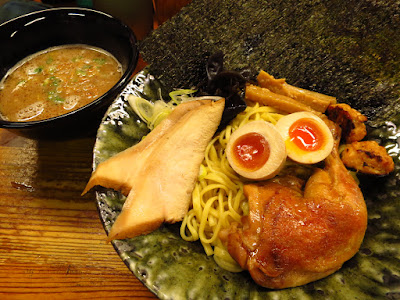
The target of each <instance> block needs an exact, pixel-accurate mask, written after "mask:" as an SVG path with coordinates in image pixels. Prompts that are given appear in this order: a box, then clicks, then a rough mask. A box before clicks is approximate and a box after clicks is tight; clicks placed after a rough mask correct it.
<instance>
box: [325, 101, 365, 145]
mask: <svg viewBox="0 0 400 300" xmlns="http://www.w3.org/2000/svg"><path fill="white" fill-rule="evenodd" d="M326 115H327V116H328V118H329V120H332V121H333V122H335V123H336V124H338V125H339V126H340V127H341V128H342V138H343V139H344V140H345V141H346V143H352V142H357V141H361V140H362V139H363V138H364V137H365V136H366V135H367V129H366V127H365V124H364V122H365V121H367V117H366V116H364V115H363V114H361V113H360V112H359V111H357V110H355V109H354V108H351V107H350V105H347V104H344V103H340V104H332V105H330V106H329V107H328V109H327V110H326Z"/></svg>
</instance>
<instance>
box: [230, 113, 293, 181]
mask: <svg viewBox="0 0 400 300" xmlns="http://www.w3.org/2000/svg"><path fill="white" fill-rule="evenodd" d="M226 155H227V158H228V162H229V164H230V165H231V167H232V168H233V170H235V171H236V173H238V174H239V175H241V176H243V177H245V178H248V179H252V180H265V179H269V178H272V177H274V176H275V175H276V174H278V173H279V171H280V170H281V169H282V167H283V166H284V164H285V161H286V149H285V143H284V141H283V139H282V137H281V135H280V133H279V132H278V131H277V130H276V129H275V127H274V126H273V125H272V124H271V123H268V122H266V121H262V120H260V121H252V122H249V123H247V124H245V125H243V126H242V127H240V128H238V129H237V130H235V131H234V132H233V133H232V135H231V137H230V138H229V141H228V144H227V146H226Z"/></svg>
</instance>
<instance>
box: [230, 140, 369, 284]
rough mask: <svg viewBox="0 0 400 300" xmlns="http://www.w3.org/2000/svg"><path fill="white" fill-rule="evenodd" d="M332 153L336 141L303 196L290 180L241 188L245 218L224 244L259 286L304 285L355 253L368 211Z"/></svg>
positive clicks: (299, 183)
mask: <svg viewBox="0 0 400 300" xmlns="http://www.w3.org/2000/svg"><path fill="white" fill-rule="evenodd" d="M337 147H338V139H336V145H335V147H334V150H333V151H332V153H331V154H330V155H329V156H328V157H327V158H326V160H325V168H324V169H316V170H315V172H314V174H313V175H312V176H311V177H310V178H309V179H308V181H307V182H306V185H305V187H304V190H302V189H301V187H302V184H303V182H302V181H301V180H300V179H298V178H295V177H293V176H286V177H281V178H277V179H274V180H270V181H266V182H263V183H257V184H248V185H245V187H244V193H245V196H246V197H247V199H248V201H249V208H250V213H249V215H248V216H245V217H243V219H242V225H240V224H238V223H234V225H232V226H231V227H230V229H229V232H228V233H227V234H225V239H224V243H225V244H226V246H227V249H228V251H229V253H230V254H231V256H232V257H233V258H234V259H235V260H236V261H237V262H238V263H239V264H240V266H241V267H242V268H243V269H247V270H248V271H249V272H250V274H251V276H252V277H253V279H254V280H255V282H257V283H258V284H259V285H262V286H264V287H267V288H273V289H281V288H287V287H294V286H299V285H303V284H306V283H309V282H311V281H315V280H318V279H320V278H323V277H326V276H328V275H330V274H332V273H333V272H335V271H336V270H338V269H339V268H340V267H341V266H342V264H343V263H344V262H345V261H347V260H348V259H350V258H351V257H352V256H353V255H354V254H356V253H357V251H358V249H359V247H360V245H361V243H362V241H363V238H364V234H365V230H366V226H367V209H366V205H365V202H364V198H363V195H362V193H361V191H360V189H359V187H358V185H357V184H356V182H355V181H354V179H353V178H352V177H351V176H350V175H349V173H348V171H347V170H346V168H345V167H344V165H343V163H342V161H341V160H340V157H339V154H338V150H337Z"/></svg>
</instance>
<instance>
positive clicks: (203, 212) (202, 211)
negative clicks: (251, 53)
mask: <svg viewBox="0 0 400 300" xmlns="http://www.w3.org/2000/svg"><path fill="white" fill-rule="evenodd" d="M282 116H283V115H282V114H279V113H278V112H277V111H276V110H275V109H273V108H271V107H268V106H260V105H259V104H258V103H255V104H254V103H250V105H248V107H247V108H246V110H245V111H244V112H242V113H240V114H239V115H237V117H236V118H235V119H234V120H232V121H231V123H230V124H229V125H228V126H227V127H226V128H225V129H224V130H223V131H221V132H220V133H219V134H218V135H216V136H215V137H214V139H213V140H212V141H211V142H210V143H209V144H208V146H207V149H206V153H205V158H204V161H203V163H202V165H201V167H200V174H199V178H198V181H197V183H196V186H195V188H194V190H193V194H192V202H193V203H192V208H191V209H190V210H189V212H188V213H187V215H186V216H185V218H184V220H183V222H182V225H181V229H180V234H181V236H182V238H183V239H184V240H186V241H196V240H198V239H200V241H201V243H202V245H203V247H204V250H205V252H206V254H207V255H213V256H214V259H215V261H216V262H217V264H218V265H219V266H220V267H222V268H224V269H226V270H228V271H231V272H240V271H242V269H241V268H240V266H239V265H238V264H237V263H236V262H235V260H234V259H233V258H232V257H231V256H230V255H229V253H228V251H227V250H226V248H225V247H224V245H222V242H221V240H220V239H219V237H218V235H219V233H220V231H221V229H223V228H228V227H229V226H230V224H231V223H232V222H240V219H241V217H242V216H244V215H246V214H248V205H247V201H246V199H245V197H244V195H243V183H244V181H243V178H241V177H239V175H237V174H236V173H235V172H234V171H233V169H232V168H231V166H230V165H229V163H228V160H227V158H226V154H225V147H226V145H227V143H228V140H229V137H230V135H231V134H232V132H233V131H235V130H236V129H238V128H239V127H241V126H242V125H244V124H246V123H248V122H249V121H256V120H265V121H267V122H270V123H272V124H276V122H277V121H278V120H279V119H280V118H281V117H282Z"/></svg>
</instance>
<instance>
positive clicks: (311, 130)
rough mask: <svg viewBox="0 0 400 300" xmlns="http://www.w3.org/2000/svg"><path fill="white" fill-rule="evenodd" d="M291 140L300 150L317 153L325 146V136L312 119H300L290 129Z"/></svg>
mask: <svg viewBox="0 0 400 300" xmlns="http://www.w3.org/2000/svg"><path fill="white" fill-rule="evenodd" d="M289 139H290V141H291V142H292V143H294V144H295V145H296V146H297V147H298V148H299V149H301V150H304V151H316V150H318V149H320V148H321V147H322V145H323V144H324V140H325V138H324V134H323V132H322V130H321V129H320V127H319V126H318V124H317V123H316V122H315V121H314V120H312V119H307V118H305V119H299V120H297V121H296V122H294V123H293V124H292V125H291V126H290V128H289Z"/></svg>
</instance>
